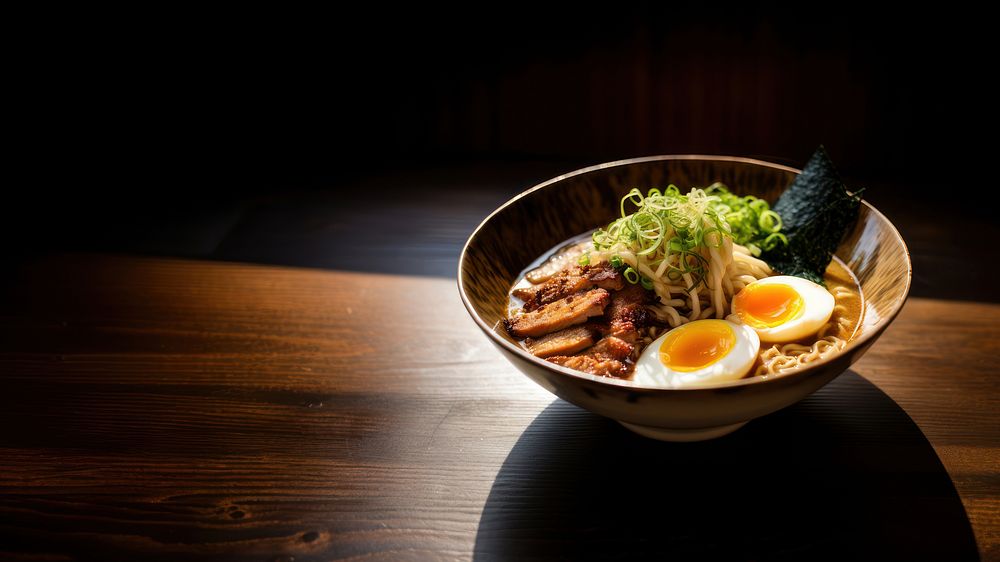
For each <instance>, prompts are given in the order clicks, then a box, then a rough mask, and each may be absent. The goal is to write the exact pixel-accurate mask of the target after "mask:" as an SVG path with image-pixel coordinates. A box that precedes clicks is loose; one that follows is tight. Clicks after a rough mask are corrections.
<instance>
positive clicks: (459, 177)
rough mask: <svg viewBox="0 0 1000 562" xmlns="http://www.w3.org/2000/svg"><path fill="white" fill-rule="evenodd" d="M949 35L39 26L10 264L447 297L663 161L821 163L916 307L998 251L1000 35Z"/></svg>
mask: <svg viewBox="0 0 1000 562" xmlns="http://www.w3.org/2000/svg"><path fill="white" fill-rule="evenodd" d="M948 8H949V11H947V12H943V11H940V10H939V11H934V12H931V11H921V10H917V9H906V10H896V9H894V10H884V11H876V10H875V9H874V8H872V7H871V6H869V5H863V4H853V5H852V4H842V3H837V4H822V5H812V6H810V10H811V11H806V9H805V8H804V7H803V6H798V5H793V6H787V5H780V4H777V3H766V2H765V3H742V4H732V5H726V4H715V3H713V4H704V3H679V4H674V3H640V4H629V5H611V4H606V3H605V4H596V5H592V6H583V5H580V4H574V5H569V4H567V5H564V6H556V7H551V6H550V7H540V6H536V5H533V4H530V3H495V4H490V5H477V6H476V7H475V8H474V7H472V6H471V5H470V6H465V7H462V6H459V7H457V8H434V7H428V6H425V5H419V6H411V7H399V6H390V5H383V4H367V5H364V6H351V7H349V8H346V7H345V8H344V9H343V10H342V11H334V12H329V13H307V12H301V13H290V12H283V13H275V12H272V11H258V12H249V11H247V10H246V9H241V10H234V11H232V12H224V13H208V12H205V11H196V12H190V13H180V12H168V11H164V12H162V13H141V14H140V13H121V12H109V13H107V14H95V13H86V14H61V15H60V16H61V17H60V18H59V22H58V23H49V22H48V21H47V20H44V21H42V22H39V20H35V23H34V25H35V26H37V29H36V31H37V34H32V37H31V38H30V40H26V41H24V43H23V44H21V45H20V47H19V49H18V50H17V52H16V56H15V57H14V58H15V65H16V66H17V68H18V70H19V71H23V74H24V79H23V80H18V81H16V84H15V85H14V86H11V87H12V89H13V90H14V91H15V92H16V93H18V94H21V96H20V98H19V101H20V102H21V103H20V104H18V105H16V106H14V110H13V111H14V113H15V118H16V119H17V120H18V121H19V122H20V123H19V124H21V125H22V127H20V128H17V129H16V130H15V139H16V141H17V142H16V145H17V147H16V149H15V151H14V152H13V156H14V160H15V167H16V168H20V169H23V170H24V171H25V172H26V174H24V176H23V178H22V179H18V180H16V181H15V182H14V183H13V185H12V187H13V189H11V190H9V191H10V193H9V195H8V204H7V205H5V206H4V207H5V211H6V213H5V215H6V217H5V219H6V220H4V226H3V228H4V232H3V234H4V237H3V238H4V243H5V245H6V247H7V251H8V254H13V255H21V256H28V257H31V256H34V255H37V254H39V253H46V252H52V251H66V250H98V251H122V252H133V253H146V254H161V255H178V256H186V257H200V258H210V259H230V260H240V261H257V262H266V263H283V264H290V265H305V266H318V267H336V268H346V269H360V270H374V271H387V272H398V273H420V274H432V275H452V274H453V272H454V265H455V262H456V260H457V253H458V251H459V249H460V247H461V244H462V243H463V242H464V238H465V237H466V236H467V235H468V234H469V233H470V232H471V230H472V228H474V226H475V224H476V223H477V222H478V220H480V219H481V218H483V217H484V216H485V215H486V214H487V213H488V212H489V211H490V210H492V209H493V208H494V207H496V206H497V205H498V204H500V203H501V202H503V201H504V200H506V199H507V198H508V197H510V196H511V195H513V194H515V193H517V192H519V191H521V190H523V189H525V188H528V187H530V186H532V185H534V184H536V183H539V182H541V181H544V180H546V179H548V178H550V177H552V176H555V175H558V174H560V173H563V172H566V171H570V170H572V169H576V168H579V167H583V166H588V165H592V164H596V163H600V162H605V161H610V160H615V159H621V158H630V157H635V156H645V155H652V154H668V153H703V154H727V155H740V156H751V157H757V158H762V159H766V160H770V161H775V162H780V163H785V164H789V165H793V166H801V165H802V164H803V163H804V162H805V160H806V159H807V158H808V157H809V155H810V154H811V153H812V152H813V151H814V150H815V149H816V147H817V146H819V145H820V144H823V145H825V146H826V148H827V149H828V151H829V153H830V155H831V156H832V158H833V159H834V161H835V162H836V163H837V164H838V166H839V167H840V170H841V172H842V173H843V175H844V176H845V179H846V180H847V182H848V184H849V185H850V186H851V187H855V188H857V187H865V188H866V198H867V199H868V200H869V201H871V202H873V203H874V204H875V205H876V206H878V207H879V208H880V209H882V210H883V211H885V212H886V213H887V214H888V215H889V216H890V218H891V219H892V220H893V221H894V222H897V224H899V225H900V228H901V230H903V232H904V236H906V237H907V239H908V240H910V239H911V238H913V239H915V240H917V241H918V242H921V244H922V245H923V250H922V253H920V256H919V260H917V258H916V257H915V261H919V262H920V263H918V267H917V274H916V275H917V282H916V284H915V289H916V290H917V291H918V293H919V292H920V291H923V292H925V293H931V292H933V290H934V286H935V284H944V285H949V284H954V283H955V282H957V281H959V279H958V278H954V279H953V278H950V277H948V272H951V274H952V275H954V274H955V271H956V267H958V266H959V264H956V263H952V262H950V261H948V260H949V256H950V253H949V251H948V246H949V245H950V244H955V243H964V244H973V245H975V244H981V245H982V250H983V251H984V252H988V251H990V248H991V246H988V245H987V244H986V243H985V242H984V241H983V238H984V237H986V235H993V234H995V233H996V227H995V225H994V224H993V223H994V221H993V220H992V217H990V216H989V213H990V211H989V210H988V209H989V206H988V205H983V204H977V200H976V198H977V197H979V196H984V197H989V194H990V192H991V191H992V187H991V186H990V182H989V179H988V176H987V174H986V173H985V171H986V170H988V169H989V168H990V166H989V165H988V164H989V162H990V159H989V155H988V154H987V149H986V143H985V142H984V141H983V140H982V139H983V138H984V137H983V136H984V134H985V131H988V130H989V128H990V125H989V124H990V123H991V122H992V114H991V113H990V112H989V111H988V110H989V108H990V106H991V105H992V104H988V103H986V98H987V97H988V95H989V93H988V90H987V88H986V87H985V86H984V82H985V76H986V74H988V73H990V72H992V70H990V69H991V68H992V66H991V65H987V64H986V63H985V60H984V58H985V52H986V51H985V41H986V38H987V35H986V34H985V32H984V31H982V27H983V26H984V23H983V22H985V18H984V16H983V15H982V14H979V13H977V12H975V11H972V10H969V9H966V8H964V7H962V6H961V5H949V7H948ZM78 16H79V17H80V18H81V19H80V20H79V21H78V20H77V19H76V18H77V17H78ZM82 22H85V23H82ZM429 217H432V218H429ZM929 221H930V222H934V221H940V222H952V223H955V224H956V227H955V229H954V236H951V235H948V236H946V237H944V238H945V239H942V237H941V236H936V238H935V239H933V240H931V239H928V240H927V241H926V244H923V242H924V240H922V239H921V236H922V232H923V230H921V229H922V225H926V224H927V223H928V222H929ZM442 224H443V225H444V226H442ZM970 230H973V231H975V230H978V231H980V232H982V233H983V236H968V232H969V231H970ZM415 240H419V241H421V242H420V243H418V242H414V241H415ZM928 244H929V245H930V246H928ZM935 245H936V246H935ZM913 249H914V248H913V242H912V241H911V250H913ZM930 272H934V274H935V275H937V274H939V273H940V274H942V275H944V277H942V278H934V279H932V278H929V277H923V276H926V275H928V274H929V273H930ZM942 272H943V273H942ZM980 273H982V274H983V275H986V274H991V273H992V271H987V270H985V269H984V270H982V271H981V272H980ZM949 290H950V289H949ZM959 293H961V290H959ZM959 296H961V295H959Z"/></svg>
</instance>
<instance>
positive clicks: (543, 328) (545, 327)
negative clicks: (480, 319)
mask: <svg viewBox="0 0 1000 562" xmlns="http://www.w3.org/2000/svg"><path fill="white" fill-rule="evenodd" d="M610 300H611V297H610V295H609V294H608V292H607V291H605V290H604V289H593V290H591V291H588V292H586V293H577V294H574V295H570V296H568V297H565V298H562V299H559V300H557V301H555V302H552V303H549V304H546V305H544V306H542V307H541V308H538V309H536V310H532V311H530V312H525V313H524V314H519V315H517V316H514V317H513V318H510V319H508V320H507V321H506V324H507V330H508V331H509V332H510V333H511V335H513V336H514V337H517V338H527V337H531V338H537V337H541V336H544V335H546V334H551V333H552V332H556V331H558V330H562V329H563V328H568V327H570V326H575V325H577V324H583V323H584V322H586V321H587V319H588V318H590V317H593V316H601V315H602V314H604V308H605V307H606V306H607V305H608V302H609V301H610Z"/></svg>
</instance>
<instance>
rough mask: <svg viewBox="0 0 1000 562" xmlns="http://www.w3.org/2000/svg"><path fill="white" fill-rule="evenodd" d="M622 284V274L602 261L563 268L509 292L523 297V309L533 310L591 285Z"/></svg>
mask: <svg viewBox="0 0 1000 562" xmlns="http://www.w3.org/2000/svg"><path fill="white" fill-rule="evenodd" d="M624 286H625V278H624V277H623V276H622V274H621V273H620V272H618V271H617V270H616V269H615V268H613V267H611V264H609V263H608V262H601V263H599V264H597V265H587V266H584V267H576V266H574V267H571V268H568V269H565V270H563V271H560V272H559V273H558V274H556V275H554V276H553V277H552V278H550V279H549V280H547V281H545V282H544V283H540V284H538V285H531V286H529V287H520V288H518V289H514V290H513V291H512V294H513V295H514V296H515V297H517V298H519V299H521V300H522V301H524V310H526V311H532V310H536V309H538V308H541V307H542V306H545V305H546V304H549V303H550V302H555V301H557V300H559V299H562V298H565V297H568V296H569V295H572V294H573V293H578V292H580V291H584V290H587V289H590V288H593V287H600V288H601V289H606V290H608V291H618V290H621V289H622V288H623V287H624Z"/></svg>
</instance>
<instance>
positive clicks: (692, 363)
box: [660, 320, 736, 371]
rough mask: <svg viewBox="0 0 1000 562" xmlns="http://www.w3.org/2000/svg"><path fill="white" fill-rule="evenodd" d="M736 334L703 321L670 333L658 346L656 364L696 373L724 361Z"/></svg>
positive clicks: (721, 325) (718, 322)
mask: <svg viewBox="0 0 1000 562" xmlns="http://www.w3.org/2000/svg"><path fill="white" fill-rule="evenodd" d="M734 345H736V334H734V333H733V329H732V328H731V327H729V325H728V324H726V323H725V322H724V321H722V320H703V321H700V322H696V323H693V324H689V325H687V326H683V327H682V328H681V329H677V330H674V331H673V332H671V333H670V334H668V335H667V337H666V338H665V339H664V340H663V344H661V345H660V362H661V363H663V364H664V365H666V366H667V367H670V368H671V369H673V370H675V371H697V370H698V369H701V368H704V367H707V366H709V365H711V364H712V363H715V362H716V361H718V360H719V359H722V358H723V357H725V356H726V355H727V354H728V353H729V351H730V350H731V349H733V346H734Z"/></svg>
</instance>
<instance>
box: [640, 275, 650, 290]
mask: <svg viewBox="0 0 1000 562" xmlns="http://www.w3.org/2000/svg"><path fill="white" fill-rule="evenodd" d="M639 284H641V285H642V288H643V289H646V290H647V291H652V290H653V282H652V281H651V280H650V279H649V278H648V277H642V278H641V279H639Z"/></svg>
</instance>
